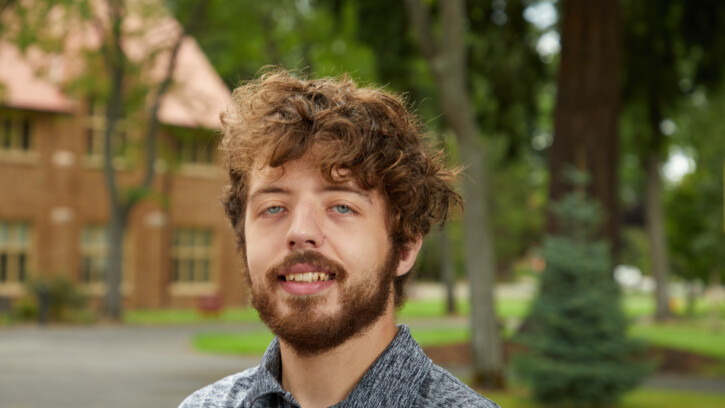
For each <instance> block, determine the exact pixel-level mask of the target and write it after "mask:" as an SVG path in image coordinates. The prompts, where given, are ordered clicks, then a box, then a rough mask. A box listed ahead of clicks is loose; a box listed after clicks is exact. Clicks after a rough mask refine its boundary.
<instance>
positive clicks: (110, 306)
mask: <svg viewBox="0 0 725 408" xmlns="http://www.w3.org/2000/svg"><path fill="white" fill-rule="evenodd" d="M208 2H209V0H199V2H198V3H197V4H196V7H195V10H194V12H193V13H192V14H191V17H190V21H189V22H188V23H187V24H186V25H182V27H181V31H180V33H179V36H178V37H177V39H176V41H175V42H174V45H173V47H172V49H171V54H170V56H169V60H168V65H167V67H166V71H165V73H164V77H163V79H162V80H161V83H160V84H159V86H158V88H157V89H156V91H155V92H154V94H153V98H152V100H151V104H150V106H149V108H148V111H147V115H148V125H147V127H146V132H145V134H144V141H145V147H146V152H145V153H146V157H145V159H146V160H145V169H144V177H143V179H142V181H141V182H140V183H139V184H138V185H137V186H135V188H134V189H135V190H137V191H138V192H140V194H124V191H122V190H123V189H124V188H125V187H122V186H119V184H118V181H117V179H116V171H115V169H114V167H113V157H114V152H113V136H114V135H115V134H116V126H117V124H118V121H119V119H120V118H121V111H122V107H123V104H124V95H123V89H124V82H125V78H126V71H125V64H126V59H125V54H124V52H123V48H122V46H121V42H122V31H121V25H122V24H123V19H124V13H125V5H124V2H123V1H122V0H113V1H110V2H109V8H108V12H109V22H110V24H111V36H110V38H111V40H110V41H111V43H110V44H108V45H105V46H104V49H103V51H104V57H105V61H106V69H107V70H108V74H109V77H110V78H111V84H110V85H111V86H110V95H109V98H108V100H107V101H106V130H105V134H104V141H105V146H104V176H105V179H106V191H107V192H108V198H109V202H110V207H111V208H110V218H111V219H110V225H109V230H108V234H109V237H108V242H109V254H108V271H107V277H106V284H107V292H106V304H105V313H106V316H107V317H108V318H109V319H111V320H114V321H120V320H121V317H122V314H123V295H122V293H121V283H122V271H123V241H124V236H125V234H126V228H127V226H128V221H129V216H130V214H131V211H132V210H133V208H134V207H135V206H136V204H138V203H139V202H140V200H141V199H142V198H143V197H144V196H145V194H144V192H148V191H150V190H151V184H152V182H153V179H154V175H155V166H154V163H155V161H156V143H157V142H156V139H157V137H156V136H157V133H158V128H159V118H158V111H159V108H160V106H161V100H162V99H163V97H164V95H165V94H166V92H167V91H168V90H169V87H170V86H171V84H172V82H173V74H174V70H175V68H176V61H177V57H178V55H179V50H180V49H181V44H182V42H183V40H184V38H185V37H186V36H187V35H188V34H189V33H190V32H193V30H195V29H196V27H197V26H198V25H199V22H200V21H201V19H202V17H203V14H204V11H205V10H206V7H207V4H208Z"/></svg>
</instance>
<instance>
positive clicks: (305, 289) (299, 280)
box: [278, 264, 336, 295]
mask: <svg viewBox="0 0 725 408" xmlns="http://www.w3.org/2000/svg"><path fill="white" fill-rule="evenodd" d="M335 276H336V275H335V274H334V273H331V272H328V271H326V270H325V268H322V267H320V266H317V265H311V264H295V265H292V266H291V267H289V268H287V269H285V270H284V271H283V272H282V274H280V275H279V276H278V278H279V280H280V285H281V286H282V289H283V290H284V291H285V292H288V293H290V294H293V295H314V294H317V293H320V292H322V291H323V290H325V289H327V288H328V287H329V286H331V285H332V284H333V282H334V280H335Z"/></svg>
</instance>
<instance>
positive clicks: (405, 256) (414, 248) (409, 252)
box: [395, 236, 423, 276]
mask: <svg viewBox="0 0 725 408" xmlns="http://www.w3.org/2000/svg"><path fill="white" fill-rule="evenodd" d="M421 245H423V237H422V236H419V237H417V238H416V239H415V241H411V242H409V243H407V244H405V245H404V246H403V248H402V249H401V250H400V263H399V264H398V269H397V270H396V271H395V276H401V275H405V274H406V273H408V272H409V271H410V270H411V269H413V264H415V259H416V258H417V257H418V252H420V247H421Z"/></svg>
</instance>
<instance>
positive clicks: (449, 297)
mask: <svg viewBox="0 0 725 408" xmlns="http://www.w3.org/2000/svg"><path fill="white" fill-rule="evenodd" d="M439 240H440V245H441V272H442V276H441V277H442V279H441V280H442V281H443V284H444V285H445V288H446V295H445V296H446V314H447V315H449V316H451V315H454V314H456V294H455V290H456V266H455V262H454V256H453V248H451V238H450V237H449V236H448V227H443V229H442V230H441V232H440V234H439Z"/></svg>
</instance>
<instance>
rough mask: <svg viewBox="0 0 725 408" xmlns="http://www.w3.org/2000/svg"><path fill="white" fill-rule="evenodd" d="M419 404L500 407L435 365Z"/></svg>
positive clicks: (429, 405) (447, 406) (483, 407)
mask: <svg viewBox="0 0 725 408" xmlns="http://www.w3.org/2000/svg"><path fill="white" fill-rule="evenodd" d="M419 402H420V403H419V404H418V405H419V406H425V407H446V408H455V407H461V408H463V407H481V408H498V405H496V403H494V402H493V401H491V400H489V399H487V398H485V397H483V396H482V395H481V394H479V393H477V392H476V391H474V390H472V389H471V388H470V387H469V386H467V385H466V384H464V383H463V382H462V381H461V380H459V379H458V378H456V377H454V376H453V375H452V374H451V373H449V372H448V371H446V370H445V369H443V368H441V367H439V366H437V365H435V364H434V365H433V366H432V367H431V370H430V372H429V374H428V378H426V381H425V383H424V385H423V387H422V388H421V395H420V400H419Z"/></svg>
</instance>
